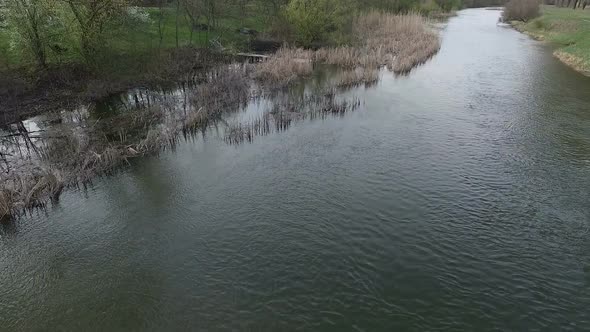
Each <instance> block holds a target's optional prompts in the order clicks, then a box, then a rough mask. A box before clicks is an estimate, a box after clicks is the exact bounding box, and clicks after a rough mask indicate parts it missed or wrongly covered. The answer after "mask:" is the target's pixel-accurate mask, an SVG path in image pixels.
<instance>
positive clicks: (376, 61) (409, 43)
mask: <svg viewBox="0 0 590 332" xmlns="http://www.w3.org/2000/svg"><path fill="white" fill-rule="evenodd" d="M353 34H354V40H355V42H354V43H353V45H349V46H340V47H331V48H321V49H319V50H316V51H311V50H302V49H290V48H286V47H284V48H281V49H280V50H279V51H278V52H277V53H276V54H274V55H273V56H271V57H270V58H269V59H268V60H267V61H265V62H263V63H261V64H260V65H259V66H257V68H256V69H255V73H254V76H255V78H257V79H258V80H259V81H261V82H265V83H267V84H270V85H274V86H277V87H284V86H287V85H289V83H291V82H293V81H294V80H295V79H296V78H298V77H304V76H308V75H310V74H311V72H312V70H313V64H327V65H335V66H338V67H342V68H345V69H347V70H349V72H348V74H347V75H346V77H344V78H343V79H342V82H341V84H342V86H347V85H348V86H353V85H358V84H362V83H368V82H374V79H373V78H374V77H375V76H377V75H375V72H376V71H377V70H378V69H379V68H381V67H383V66H385V67H387V69H389V70H390V71H393V72H394V73H396V74H404V73H408V72H409V71H410V70H412V69H413V68H414V67H416V66H418V65H420V64H422V63H424V62H426V61H427V60H428V59H430V58H431V57H432V56H433V55H434V54H436V53H437V52H438V50H439V49H440V40H439V37H438V34H437V33H436V32H435V31H433V30H432V29H430V27H429V22H428V21H427V19H426V18H424V17H423V16H421V15H419V14H416V13H410V14H404V15H395V14H390V13H383V12H377V11H372V12H369V13H365V14H363V15H361V16H359V17H357V18H356V19H355V21H354V22H353Z"/></svg>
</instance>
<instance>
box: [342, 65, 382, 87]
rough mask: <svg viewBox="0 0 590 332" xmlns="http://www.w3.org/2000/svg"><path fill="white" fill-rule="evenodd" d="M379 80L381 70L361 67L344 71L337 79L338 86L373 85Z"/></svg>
mask: <svg viewBox="0 0 590 332" xmlns="http://www.w3.org/2000/svg"><path fill="white" fill-rule="evenodd" d="M377 81H379V70H378V69H372V68H365V67H359V68H356V69H353V70H347V71H343V72H342V73H341V74H340V76H339V77H338V79H337V81H336V86H338V87H341V88H350V87H354V86H357V85H360V84H366V85H372V84H375V83H377Z"/></svg>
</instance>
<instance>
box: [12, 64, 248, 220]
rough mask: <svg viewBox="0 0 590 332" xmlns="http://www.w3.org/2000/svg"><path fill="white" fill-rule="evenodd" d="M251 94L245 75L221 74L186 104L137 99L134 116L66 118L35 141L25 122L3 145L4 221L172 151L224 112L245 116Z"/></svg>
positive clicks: (197, 88) (233, 69)
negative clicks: (182, 138)
mask: <svg viewBox="0 0 590 332" xmlns="http://www.w3.org/2000/svg"><path fill="white" fill-rule="evenodd" d="M249 91H250V85H249V82H248V79H247V75H246V73H245V72H244V70H243V68H240V67H231V68H220V69H217V70H214V71H211V72H209V73H208V74H207V75H206V78H205V79H204V80H202V82H201V83H200V84H197V85H195V86H193V87H192V89H191V90H190V92H188V93H186V94H185V96H184V97H183V99H182V100H184V101H182V100H179V99H177V98H173V99H169V100H167V99H165V98H163V99H160V100H158V102H157V103H154V102H153V100H151V99H150V98H147V99H145V100H146V103H142V102H141V101H140V100H143V99H144V98H141V99H140V98H139V97H137V96H135V98H133V99H134V102H130V104H129V106H131V105H133V106H132V107H131V108H130V109H126V110H125V111H124V112H121V113H119V114H116V115H114V116H110V117H108V118H105V119H99V120H93V119H92V118H91V117H90V116H89V115H88V114H87V113H84V112H82V114H76V115H74V114H67V115H64V116H63V118H60V119H58V121H56V123H57V124H55V125H54V126H51V127H50V129H47V130H43V131H41V132H40V133H36V134H34V133H31V132H29V131H28V130H26V129H25V128H24V125H23V124H22V123H19V124H17V125H12V126H10V127H9V128H10V131H9V132H8V133H4V134H3V136H2V137H1V139H2V141H1V142H2V144H1V145H0V153H2V166H1V168H0V219H5V218H10V217H18V216H20V215H22V214H23V213H26V212H27V211H30V210H32V209H36V208H44V207H45V206H46V205H47V203H49V202H51V201H57V200H58V198H59V196H60V194H61V192H62V191H63V189H64V188H67V187H76V186H79V185H81V184H83V185H86V184H87V183H90V182H91V181H92V179H93V178H95V177H97V176H101V175H106V174H111V173H112V172H114V171H115V170H117V169H119V167H120V166H121V165H127V164H130V162H131V160H132V159H135V158H137V157H141V156H146V155H151V154H157V153H159V152H160V151H162V150H165V149H167V148H173V147H174V146H175V145H176V144H177V142H178V137H179V135H180V134H181V133H183V134H184V135H185V137H187V135H189V134H194V133H195V132H196V129H197V128H203V127H206V126H207V125H208V124H210V123H212V122H214V121H216V120H217V119H219V118H220V116H221V114H222V113H223V112H229V111H232V110H237V109H239V107H240V106H241V105H243V104H244V103H245V102H247V101H248V100H249V98H250V93H249ZM150 100H151V101H150ZM129 106H125V107H126V108H127V107H129ZM73 113H75V112H73ZM62 122H63V123H62ZM7 155H8V156H10V157H7V158H5V156H7Z"/></svg>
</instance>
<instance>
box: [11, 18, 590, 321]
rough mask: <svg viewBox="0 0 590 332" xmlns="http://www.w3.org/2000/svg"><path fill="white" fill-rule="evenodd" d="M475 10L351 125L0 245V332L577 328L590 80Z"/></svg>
mask: <svg viewBox="0 0 590 332" xmlns="http://www.w3.org/2000/svg"><path fill="white" fill-rule="evenodd" d="M499 15H500V12H499V11H494V10H485V9H469V10H463V11H460V12H459V14H458V16H457V17H454V18H451V19H450V21H449V23H448V25H447V26H446V27H445V28H444V30H443V31H442V37H443V43H442V48H441V50H440V53H439V54H438V55H436V56H435V57H434V58H433V59H432V60H430V61H429V62H427V63H426V64H425V65H423V66H421V67H419V68H417V69H416V70H414V71H413V72H412V73H411V74H410V75H409V76H403V77H395V76H394V75H393V74H391V73H388V72H385V73H383V74H382V75H383V77H382V79H381V81H380V82H379V83H378V84H377V85H376V86H374V87H371V88H368V89H364V88H359V89H356V90H354V91H352V92H350V94H354V95H356V96H358V97H359V98H360V99H362V100H363V102H362V107H360V108H359V109H358V110H357V111H355V112H351V113H348V114H345V115H343V116H339V117H328V118H325V119H315V120H310V121H301V122H297V123H295V124H294V125H293V126H291V128H289V129H288V130H286V131H284V132H279V133H271V134H269V135H266V136H262V137H257V138H256V139H255V140H254V142H253V143H251V144H250V143H246V144H238V145H228V144H226V142H224V141H223V139H219V138H216V137H214V136H207V137H205V138H198V139H195V140H191V141H189V142H184V143H181V144H179V145H178V146H177V147H176V149H175V150H173V151H167V152H165V153H163V154H161V155H160V156H159V157H152V158H148V159H146V160H142V161H141V162H139V163H136V164H134V165H133V166H132V167H129V168H127V169H126V170H125V171H123V172H120V173H118V174H116V175H113V176H110V177H105V178H102V179H100V180H98V181H96V182H95V183H94V185H93V186H92V187H90V188H88V190H86V191H68V192H67V193H65V194H64V195H63V197H62V199H61V202H60V204H58V205H56V206H55V207H53V208H50V209H49V210H48V211H46V212H38V213H34V214H33V215H32V216H29V217H27V218H24V219H22V220H20V221H18V222H16V223H13V224H6V225H3V226H2V228H0V284H1V287H0V329H1V330H72V331H74V330H83V331H88V330H202V331H215V330H273V331H290V330H322V331H347V330H350V331H378V330H381V331H393V330H416V331H424V330H472V331H481V330H492V329H495V330H584V329H589V328H590V309H589V308H590V242H589V238H590V93H588V92H589V91H590V79H589V78H587V77H584V76H582V75H579V74H577V73H576V72H574V71H573V70H571V69H569V68H568V67H566V66H565V65H563V64H561V63H560V62H559V61H558V60H556V59H555V58H553V57H552V55H551V50H550V48H549V47H548V46H546V45H543V44H541V43H539V42H536V41H533V40H531V39H530V38H528V37H527V36H525V35H523V34H520V33H518V32H516V31H514V30H512V29H510V28H508V27H504V26H499V25H497V24H496V23H497V20H498V17H499Z"/></svg>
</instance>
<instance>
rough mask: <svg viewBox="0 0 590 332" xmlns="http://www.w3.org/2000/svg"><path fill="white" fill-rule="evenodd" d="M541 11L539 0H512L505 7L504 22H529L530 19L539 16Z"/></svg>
mask: <svg viewBox="0 0 590 332" xmlns="http://www.w3.org/2000/svg"><path fill="white" fill-rule="evenodd" d="M539 13H540V3H539V0H510V1H509V2H508V3H507V4H506V6H505V7H504V12H503V13H502V19H503V20H504V22H510V21H523V22H527V21H528V20H531V19H533V18H535V17H537V16H539Z"/></svg>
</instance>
